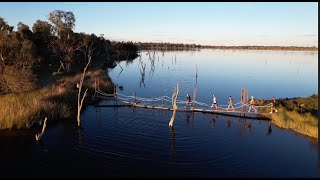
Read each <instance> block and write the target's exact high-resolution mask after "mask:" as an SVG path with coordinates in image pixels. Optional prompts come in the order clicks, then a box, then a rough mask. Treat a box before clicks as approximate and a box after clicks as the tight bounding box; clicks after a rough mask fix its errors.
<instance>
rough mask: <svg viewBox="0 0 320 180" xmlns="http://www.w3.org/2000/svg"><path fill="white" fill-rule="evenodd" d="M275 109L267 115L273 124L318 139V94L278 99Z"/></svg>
mask: <svg viewBox="0 0 320 180" xmlns="http://www.w3.org/2000/svg"><path fill="white" fill-rule="evenodd" d="M267 102H268V101H267ZM277 109H278V112H277V113H274V114H270V115H267V116H268V117H269V118H271V119H272V121H273V123H274V124H276V125H277V126H279V127H281V128H286V129H292V130H294V131H296V132H298V133H301V134H304V135H307V136H310V137H313V138H316V139H318V95H312V96H310V97H306V98H290V99H288V98H286V99H279V100H278V107H277Z"/></svg>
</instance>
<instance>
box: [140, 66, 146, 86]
mask: <svg viewBox="0 0 320 180" xmlns="http://www.w3.org/2000/svg"><path fill="white" fill-rule="evenodd" d="M142 63H143V62H141V69H140V74H141V79H140V87H141V84H142V85H143V87H146V85H145V83H144V77H145V74H146V63H144V64H142Z"/></svg>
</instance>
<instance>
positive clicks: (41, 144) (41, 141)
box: [36, 139, 48, 152]
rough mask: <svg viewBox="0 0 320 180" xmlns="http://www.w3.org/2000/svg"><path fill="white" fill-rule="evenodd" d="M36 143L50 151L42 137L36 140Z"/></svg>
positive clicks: (44, 150) (44, 149)
mask: <svg viewBox="0 0 320 180" xmlns="http://www.w3.org/2000/svg"><path fill="white" fill-rule="evenodd" d="M36 144H37V145H39V146H41V149H42V151H43V152H48V146H47V144H46V143H44V140H43V139H40V140H39V141H36Z"/></svg>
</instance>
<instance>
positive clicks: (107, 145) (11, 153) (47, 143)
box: [0, 50, 319, 177]
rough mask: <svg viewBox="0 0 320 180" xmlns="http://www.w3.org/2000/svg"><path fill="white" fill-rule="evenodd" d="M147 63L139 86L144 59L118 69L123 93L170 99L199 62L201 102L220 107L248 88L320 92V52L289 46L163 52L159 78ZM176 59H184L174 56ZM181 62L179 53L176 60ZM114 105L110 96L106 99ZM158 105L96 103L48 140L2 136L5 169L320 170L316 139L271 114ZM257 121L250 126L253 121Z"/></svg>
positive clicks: (221, 173)
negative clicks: (277, 122)
mask: <svg viewBox="0 0 320 180" xmlns="http://www.w3.org/2000/svg"><path fill="white" fill-rule="evenodd" d="M142 54H143V57H142V58H141V61H142V62H143V63H146V69H145V80H144V84H145V86H144V85H143V83H141V87H140V78H141V74H140V68H141V64H140V61H139V58H137V59H136V60H135V61H133V62H132V63H131V64H127V65H126V62H121V66H122V67H123V69H124V70H123V71H122V72H121V74H119V73H120V71H121V68H120V67H116V68H115V69H113V70H110V71H109V74H110V76H111V78H112V80H113V81H114V82H115V83H116V84H118V85H121V86H123V91H119V93H122V94H126V95H132V94H133V93H134V92H135V93H136V95H137V96H141V97H158V96H162V95H169V96H171V94H172V91H173V88H174V86H175V84H176V83H177V81H179V85H180V94H181V97H179V98H181V99H183V100H184V99H185V94H186V93H190V94H191V95H192V94H193V88H194V86H195V72H196V64H197V66H198V70H199V77H198V82H197V99H198V100H199V101H202V102H211V97H212V94H215V95H216V96H217V97H218V101H220V102H221V104H227V101H228V96H229V95H232V96H233V97H234V101H235V102H237V101H238V100H239V96H240V91H241V88H243V87H246V88H248V89H249V94H250V96H251V95H254V96H255V97H256V98H265V99H268V98H270V97H272V96H275V97H277V98H279V97H294V96H308V95H311V94H312V93H316V92H317V91H318V89H317V87H318V86H317V82H318V79H317V78H318V76H317V73H318V69H317V65H318V59H317V54H314V53H310V52H283V51H219V50H201V51H199V52H190V51H188V52H170V53H165V55H164V57H162V54H160V53H159V62H158V57H156V61H155V64H154V65H155V69H154V73H153V76H152V74H150V68H151V67H150V61H149V60H148V56H146V53H145V52H143V53H142ZM175 57H176V58H175ZM175 59H176V60H175ZM110 103H111V104H112V103H113V102H112V101H111V102H110V101H107V100H106V101H102V102H101V104H110ZM171 116H172V111H161V110H152V109H141V108H137V109H133V108H129V107H121V108H95V107H92V106H89V107H88V108H87V109H86V110H85V111H84V112H83V113H82V116H81V119H82V126H83V129H82V130H78V129H77V128H76V121H73V122H70V121H68V122H61V123H59V124H58V125H55V126H48V127H47V130H46V133H45V136H44V139H43V144H36V143H35V140H34V134H35V132H33V131H32V130H29V131H26V132H25V133H24V134H19V135H16V134H14V133H11V135H9V134H8V133H4V132H2V133H1V134H0V144H1V150H0V159H1V160H2V162H3V163H1V165H0V169H1V175H0V176H11V177H12V176H14V177H26V176H27V177H30V176H33V177H39V176H40V177H46V176H50V177H52V176H54V177H319V176H318V144H317V141H316V140H314V139H310V138H308V137H306V136H303V135H299V134H296V133H295V132H293V131H290V130H286V129H280V128H278V127H277V126H274V125H272V126H271V130H270V129H269V128H268V125H269V122H268V121H261V120H247V119H240V118H234V117H226V116H222V115H209V114H202V113H194V114H188V113H185V112H177V115H176V118H175V122H174V127H173V129H171V128H169V127H168V123H169V121H170V118H171ZM249 122H250V123H251V128H248V123H249Z"/></svg>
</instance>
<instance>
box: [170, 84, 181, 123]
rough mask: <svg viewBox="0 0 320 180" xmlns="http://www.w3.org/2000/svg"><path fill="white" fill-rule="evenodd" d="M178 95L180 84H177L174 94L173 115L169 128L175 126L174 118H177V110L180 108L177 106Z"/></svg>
mask: <svg viewBox="0 0 320 180" xmlns="http://www.w3.org/2000/svg"><path fill="white" fill-rule="evenodd" d="M178 94H179V83H177V87H176V88H175V90H174V92H173V94H172V106H173V114H172V117H171V120H170V122H169V127H172V126H173V122H174V118H175V117H176V113H177V108H178V106H177V98H178Z"/></svg>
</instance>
